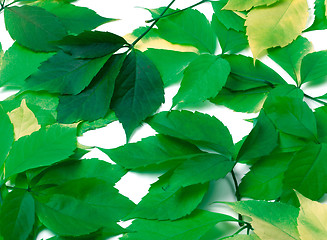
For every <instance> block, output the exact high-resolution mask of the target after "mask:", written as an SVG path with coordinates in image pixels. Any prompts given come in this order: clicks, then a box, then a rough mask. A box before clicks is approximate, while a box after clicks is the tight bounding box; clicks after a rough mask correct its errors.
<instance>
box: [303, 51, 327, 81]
mask: <svg viewBox="0 0 327 240" xmlns="http://www.w3.org/2000/svg"><path fill="white" fill-rule="evenodd" d="M326 64H327V51H319V52H313V53H309V54H308V55H306V56H305V57H304V58H303V60H302V65H301V80H302V81H301V82H302V83H305V82H308V84H309V85H311V86H312V85H318V84H322V83H325V82H326V81H327V70H326V68H325V67H324V66H326Z"/></svg>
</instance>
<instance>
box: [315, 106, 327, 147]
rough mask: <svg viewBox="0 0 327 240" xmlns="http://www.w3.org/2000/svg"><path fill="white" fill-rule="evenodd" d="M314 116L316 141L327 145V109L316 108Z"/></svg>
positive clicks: (324, 107)
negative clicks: (316, 133)
mask: <svg viewBox="0 0 327 240" xmlns="http://www.w3.org/2000/svg"><path fill="white" fill-rule="evenodd" d="M314 115H315V117H316V121H317V130H318V139H319V141H321V142H325V143H327V126H326V122H327V107H326V106H323V107H320V108H316V109H315V112H314Z"/></svg>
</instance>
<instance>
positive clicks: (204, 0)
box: [145, 0, 211, 23]
mask: <svg viewBox="0 0 327 240" xmlns="http://www.w3.org/2000/svg"><path fill="white" fill-rule="evenodd" d="M206 2H211V0H202V1H200V2H198V3H195V4H193V5H192V6H189V7H187V8H183V9H180V10H177V11H175V12H172V13H169V14H166V15H163V16H162V15H161V16H159V17H156V18H152V19H150V20H147V21H145V22H146V23H150V22H153V21H156V20H158V19H161V18H165V17H169V16H171V15H175V14H177V13H180V12H183V11H185V10H187V9H190V8H194V7H196V6H198V5H200V4H202V3H206Z"/></svg>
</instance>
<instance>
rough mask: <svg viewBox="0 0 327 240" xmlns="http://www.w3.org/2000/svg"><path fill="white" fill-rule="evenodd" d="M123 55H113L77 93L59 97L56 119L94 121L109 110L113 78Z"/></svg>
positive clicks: (122, 59) (117, 71) (62, 120)
mask: <svg viewBox="0 0 327 240" xmlns="http://www.w3.org/2000/svg"><path fill="white" fill-rule="evenodd" d="M124 59H125V55H113V56H112V57H110V59H109V60H108V61H107V62H106V63H105V65H104V66H103V67H102V69H101V70H100V71H99V72H98V74H97V75H96V76H95V78H94V79H93V82H92V83H91V84H90V85H89V86H88V87H87V88H86V89H85V90H84V91H82V92H81V93H79V94H78V95H63V96H61V97H59V105H58V109H57V110H58V121H59V122H61V123H73V122H78V121H79V120H87V121H94V120H97V119H99V118H102V117H104V116H105V115H106V113H107V112H108V111H109V106H110V101H111V97H112V95H113V92H114V86H115V80H116V77H117V75H118V73H119V71H120V68H121V66H122V63H123V61H124Z"/></svg>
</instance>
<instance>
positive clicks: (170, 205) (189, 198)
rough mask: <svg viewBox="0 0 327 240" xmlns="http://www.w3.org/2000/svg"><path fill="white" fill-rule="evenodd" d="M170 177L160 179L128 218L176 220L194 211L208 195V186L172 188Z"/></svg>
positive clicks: (168, 174) (167, 174)
mask: <svg viewBox="0 0 327 240" xmlns="http://www.w3.org/2000/svg"><path fill="white" fill-rule="evenodd" d="M170 176H171V173H166V174H164V175H162V176H161V177H159V180H158V181H157V182H155V183H154V184H152V185H151V187H150V189H149V193H148V194H147V195H145V197H143V198H142V200H141V202H139V203H138V205H137V206H136V207H135V209H134V210H133V211H132V212H131V214H130V215H129V216H128V217H129V218H145V219H157V220H175V219H179V218H181V217H184V216H186V215H189V214H190V213H191V212H192V211H194V209H196V207H197V206H198V205H199V204H200V202H201V201H202V199H203V197H204V195H205V194H206V192H207V190H208V184H197V185H191V186H188V187H185V188H183V187H181V186H172V185H170Z"/></svg>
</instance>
